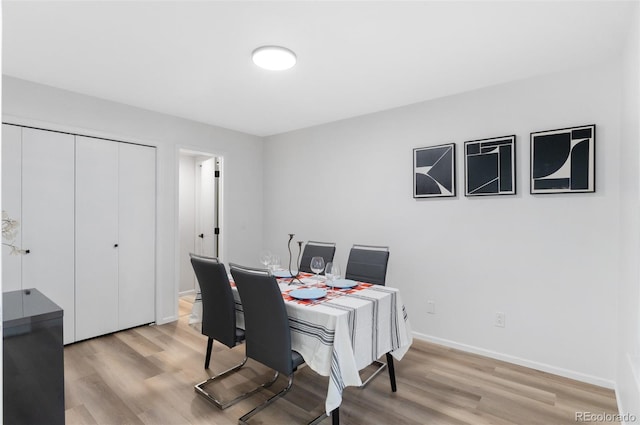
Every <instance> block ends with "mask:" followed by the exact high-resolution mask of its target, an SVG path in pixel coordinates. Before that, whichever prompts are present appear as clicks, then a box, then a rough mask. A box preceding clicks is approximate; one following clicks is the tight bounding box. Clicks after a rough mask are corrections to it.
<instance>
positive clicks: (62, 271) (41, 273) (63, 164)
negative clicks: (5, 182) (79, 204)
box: [20, 128, 75, 343]
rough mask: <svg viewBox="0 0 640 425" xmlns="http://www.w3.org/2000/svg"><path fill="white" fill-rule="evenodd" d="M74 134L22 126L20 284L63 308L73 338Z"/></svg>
mask: <svg viewBox="0 0 640 425" xmlns="http://www.w3.org/2000/svg"><path fill="white" fill-rule="evenodd" d="M73 172H74V136H72V135H69V134H63V133H56V132H52V131H45V130H35V129H30V128H24V129H23V130H22V223H21V224H20V229H21V232H22V249H25V250H29V254H24V255H22V288H23V289H26V288H37V289H38V290H39V291H40V292H42V293H43V294H44V295H46V296H47V297H49V298H50V299H51V300H52V301H53V302H55V303H56V304H58V305H59V306H60V307H62V309H63V310H64V342H65V343H70V342H73V341H74V306H75V304H74V253H73V252H74V248H73V247H74V244H73V243H74V190H73V185H74V174H73Z"/></svg>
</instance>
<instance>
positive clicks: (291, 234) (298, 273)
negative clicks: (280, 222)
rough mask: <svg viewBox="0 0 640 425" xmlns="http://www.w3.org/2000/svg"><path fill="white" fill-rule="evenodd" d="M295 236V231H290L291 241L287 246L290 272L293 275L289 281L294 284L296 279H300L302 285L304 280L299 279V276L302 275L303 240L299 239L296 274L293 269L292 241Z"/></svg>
mask: <svg viewBox="0 0 640 425" xmlns="http://www.w3.org/2000/svg"><path fill="white" fill-rule="evenodd" d="M293 236H294V234H293V233H289V243H288V244H287V247H288V249H289V274H290V275H291V282H289V285H291V284H293V282H294V281H298V282H299V283H300V284H301V285H302V281H301V280H300V279H298V276H300V255H302V241H298V260H297V261H296V274H295V275H294V274H293V271H292V270H291V260H292V259H293V257H292V254H291V241H292V240H293Z"/></svg>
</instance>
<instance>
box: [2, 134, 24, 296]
mask: <svg viewBox="0 0 640 425" xmlns="http://www.w3.org/2000/svg"><path fill="white" fill-rule="evenodd" d="M21 192H22V128H21V127H18V126H15V125H6V124H3V125H2V210H3V211H5V212H6V213H7V214H8V216H9V217H10V218H11V219H13V220H17V221H18V222H20V221H21V220H22V209H21V208H20V205H21V201H20V199H21V197H22V195H21ZM19 224H21V223H19ZM2 242H5V243H8V242H7V241H5V240H3V241H2ZM12 244H13V245H15V246H16V247H21V246H22V231H21V228H20V227H18V229H17V232H16V234H15V238H14V240H13V242H12ZM11 251H12V250H11V248H10V247H8V246H5V245H2V290H3V291H5V292H8V291H17V290H19V289H22V271H21V269H22V255H19V254H18V255H16V254H13V255H12V254H11Z"/></svg>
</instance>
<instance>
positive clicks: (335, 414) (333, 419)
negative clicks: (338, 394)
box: [331, 407, 340, 425]
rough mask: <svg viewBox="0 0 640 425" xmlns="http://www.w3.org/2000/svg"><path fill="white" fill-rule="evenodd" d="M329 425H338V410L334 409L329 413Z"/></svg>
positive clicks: (337, 408)
mask: <svg viewBox="0 0 640 425" xmlns="http://www.w3.org/2000/svg"><path fill="white" fill-rule="evenodd" d="M331 424H332V425H340V408H339V407H336V408H335V409H334V410H332V411H331Z"/></svg>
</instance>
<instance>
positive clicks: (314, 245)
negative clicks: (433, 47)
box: [299, 241, 336, 274]
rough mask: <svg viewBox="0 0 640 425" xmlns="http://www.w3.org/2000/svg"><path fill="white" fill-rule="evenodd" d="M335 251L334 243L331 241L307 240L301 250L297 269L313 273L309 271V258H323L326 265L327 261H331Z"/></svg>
mask: <svg viewBox="0 0 640 425" xmlns="http://www.w3.org/2000/svg"><path fill="white" fill-rule="evenodd" d="M335 253H336V244H335V243H333V242H316V241H309V242H307V244H306V245H305V246H304V250H303V251H302V258H301V260H300V268H299V271H301V272H307V273H313V272H312V271H311V259H312V258H313V257H322V258H324V264H325V265H327V263H329V262H331V261H333V256H334V254H335ZM320 274H324V271H322V272H321V273H320Z"/></svg>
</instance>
